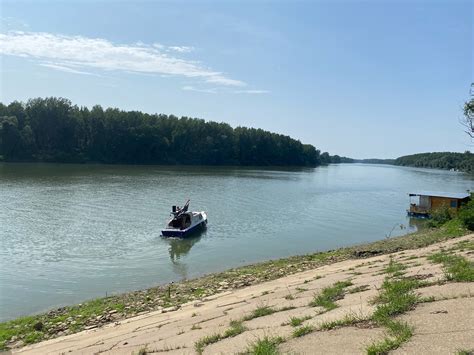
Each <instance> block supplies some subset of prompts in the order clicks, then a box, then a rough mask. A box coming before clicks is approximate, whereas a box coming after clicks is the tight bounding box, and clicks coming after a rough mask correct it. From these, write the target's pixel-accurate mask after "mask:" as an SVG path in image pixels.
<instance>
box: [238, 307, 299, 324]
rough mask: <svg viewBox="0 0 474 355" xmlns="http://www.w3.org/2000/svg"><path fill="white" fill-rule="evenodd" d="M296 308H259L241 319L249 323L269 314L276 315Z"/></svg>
mask: <svg viewBox="0 0 474 355" xmlns="http://www.w3.org/2000/svg"><path fill="white" fill-rule="evenodd" d="M295 308H296V307H293V306H288V307H282V308H278V309H276V308H272V307H270V306H259V307H257V308H256V309H254V310H253V311H252V313H250V314H248V315H246V316H244V317H243V318H242V320H243V321H249V320H252V319H255V318H260V317H265V316H268V315H270V314H273V313H276V312H284V311H289V310H291V309H295Z"/></svg>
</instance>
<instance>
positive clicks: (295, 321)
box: [289, 316, 311, 327]
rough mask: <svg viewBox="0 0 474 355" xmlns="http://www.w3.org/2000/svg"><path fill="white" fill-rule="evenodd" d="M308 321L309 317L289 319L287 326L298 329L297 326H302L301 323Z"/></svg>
mask: <svg viewBox="0 0 474 355" xmlns="http://www.w3.org/2000/svg"><path fill="white" fill-rule="evenodd" d="M308 319H311V316H304V317H291V318H290V323H289V324H290V325H291V326H292V327H298V326H300V325H301V324H303V322H304V321H305V320H308Z"/></svg>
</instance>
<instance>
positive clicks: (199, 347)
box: [194, 334, 222, 354]
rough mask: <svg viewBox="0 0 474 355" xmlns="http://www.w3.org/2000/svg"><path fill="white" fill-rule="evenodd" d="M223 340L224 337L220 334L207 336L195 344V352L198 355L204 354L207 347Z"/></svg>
mask: <svg viewBox="0 0 474 355" xmlns="http://www.w3.org/2000/svg"><path fill="white" fill-rule="evenodd" d="M221 339H222V336H221V335H220V334H212V335H208V336H205V337H204V338H201V339H199V340H198V341H197V342H196V343H195V344H194V350H196V352H197V353H198V354H202V353H203V351H204V348H205V347H206V346H208V345H210V344H214V343H217V342H218V341H219V340H221Z"/></svg>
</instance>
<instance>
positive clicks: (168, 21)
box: [0, 0, 474, 158]
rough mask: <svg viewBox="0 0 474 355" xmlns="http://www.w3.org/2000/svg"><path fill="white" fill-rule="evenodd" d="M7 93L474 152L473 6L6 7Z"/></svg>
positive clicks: (360, 150)
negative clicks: (468, 125)
mask: <svg viewBox="0 0 474 355" xmlns="http://www.w3.org/2000/svg"><path fill="white" fill-rule="evenodd" d="M0 4H1V13H0V17H1V21H2V27H1V31H0V54H1V56H2V57H1V78H0V80H1V86H0V101H1V102H3V103H9V102H11V101H13V100H27V99H28V98H31V97H39V96H41V97H45V96H61V97H67V98H69V99H71V100H72V101H73V102H74V103H76V104H78V105H87V106H92V105H94V104H101V105H102V106H104V107H108V106H114V107H119V108H121V109H125V110H141V111H145V112H150V113H155V112H157V113H168V114H175V115H178V116H181V115H186V116H191V117H200V118H204V119H206V120H215V121H223V122H227V123H229V124H231V125H232V126H238V125H244V126H251V127H258V128H263V129H267V130H270V131H274V132H278V133H283V134H287V135H290V136H292V137H294V138H297V139H300V140H301V141H302V142H304V143H311V144H313V145H315V146H316V147H317V148H318V149H321V150H324V151H329V152H330V153H331V154H340V155H346V156H350V157H356V158H369V157H380V158H391V157H397V156H400V155H404V154H410V153H417V152H425V151H447V150H449V151H464V150H467V149H472V144H471V142H470V141H469V139H468V136H467V135H466V134H464V133H463V129H462V126H461V125H460V124H459V122H458V121H459V119H460V118H462V104H463V102H464V101H465V100H466V99H467V98H468V97H469V85H470V83H471V82H472V81H474V79H473V53H472V50H473V48H474V46H473V23H474V21H473V17H474V13H473V11H474V10H473V5H472V4H473V3H472V2H469V1H465V2H461V1H419V2H417V1H397V2H387V1H333V2H329V1H327V2H326V1H220V2H217V1H213V2H211V1H173V2H171V1H169V2H158V1H28V2H27V1H18V0H16V1H4V0H3V1H1V2H0Z"/></svg>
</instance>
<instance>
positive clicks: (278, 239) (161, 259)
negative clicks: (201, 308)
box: [0, 163, 474, 320]
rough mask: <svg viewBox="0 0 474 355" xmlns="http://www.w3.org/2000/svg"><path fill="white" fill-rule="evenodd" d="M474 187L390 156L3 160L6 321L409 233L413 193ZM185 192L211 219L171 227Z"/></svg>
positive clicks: (1, 306) (1, 310)
mask: <svg viewBox="0 0 474 355" xmlns="http://www.w3.org/2000/svg"><path fill="white" fill-rule="evenodd" d="M473 188H474V180H473V178H472V177H471V176H469V175H466V174H462V173H455V172H448V171H439V170H426V169H413V168H404V167H395V166H388V165H385V166H384V165H364V164H360V165H359V164H341V165H331V166H328V167H318V168H316V169H259V168H229V167H226V168H222V167H219V168H207V167H206V168H204V167H161V166H116V165H114V166H110V165H109V166H107V165H62V164H5V163H4V164H0V320H7V319H11V318H14V317H17V316H20V315H27V314H32V313H36V312H41V311H44V310H47V309H49V308H52V307H57V306H61V305H66V304H72V303H79V302H81V301H84V300H86V299H90V298H95V297H101V296H105V295H106V294H109V295H110V294H112V293H118V292H123V291H127V290H134V289H140V288H145V287H149V286H154V285H157V284H161V283H166V282H170V281H177V280H181V279H184V278H193V277H196V276H199V275H202V274H206V273H210V272H215V271H221V270H225V269H228V268H230V267H235V266H239V265H244V264H248V263H253V262H256V261H261V260H267V259H272V258H279V257H284V256H289V255H294V254H304V253H311V252H315V251H321V250H327V249H332V248H337V247H340V246H345V245H351V244H355V243H361V242H368V241H373V240H377V239H381V238H384V237H385V236H388V235H390V234H391V235H400V234H404V233H407V232H408V231H410V230H413V229H414V228H416V227H414V226H413V224H412V223H410V221H409V220H408V218H407V217H406V212H405V210H406V208H407V207H408V204H409V200H408V196H407V192H410V191H416V190H435V191H453V192H464V191H465V190H466V189H473ZM187 198H191V206H190V207H191V210H205V211H207V212H208V216H209V225H208V228H207V230H206V231H205V232H204V233H202V234H201V235H200V236H197V237H194V238H192V239H189V240H173V239H164V238H161V237H160V229H161V228H162V227H163V225H164V224H165V221H166V219H167V218H168V216H169V211H170V209H171V205H173V204H178V205H182V204H183V203H184V202H185V201H186V199H187ZM399 225H403V226H405V227H406V228H404V229H400V227H399ZM395 226H396V227H395ZM394 227H395V228H394Z"/></svg>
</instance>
